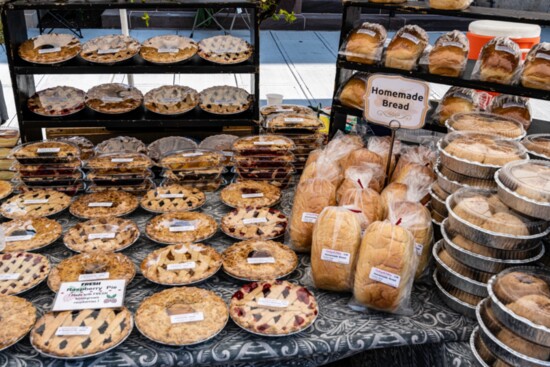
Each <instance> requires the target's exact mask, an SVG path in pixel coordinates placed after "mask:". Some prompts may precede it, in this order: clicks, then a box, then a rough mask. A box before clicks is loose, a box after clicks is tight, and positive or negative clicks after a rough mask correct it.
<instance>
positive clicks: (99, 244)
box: [63, 218, 139, 252]
mask: <svg viewBox="0 0 550 367" xmlns="http://www.w3.org/2000/svg"><path fill="white" fill-rule="evenodd" d="M138 238H139V228H138V226H137V225H136V224H135V223H134V222H132V221H131V220H129V219H123V218H98V219H91V220H89V221H87V222H81V223H77V224H76V225H75V226H74V227H72V228H71V229H69V230H68V231H67V233H65V236H64V237H63V242H64V243H65V246H67V247H68V248H69V249H71V250H73V251H75V252H93V251H102V252H113V251H121V250H124V249H125V248H128V247H130V246H131V245H133V244H134V243H135V242H136V241H137V240H138Z"/></svg>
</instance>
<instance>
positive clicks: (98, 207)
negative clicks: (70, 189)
mask: <svg viewBox="0 0 550 367" xmlns="http://www.w3.org/2000/svg"><path fill="white" fill-rule="evenodd" d="M138 205H139V202H138V199H137V198H136V197H135V196H134V195H132V194H128V193H126V192H124V191H115V190H106V191H103V192H96V193H92V194H87V195H82V196H79V197H78V198H77V199H76V200H75V201H74V202H73V203H72V204H71V207H70V208H69V210H70V212H71V214H72V215H74V216H75V217H78V218H84V219H92V218H106V217H120V216H123V215H126V214H130V213H131V212H133V211H134V210H136V208H137V207H138Z"/></svg>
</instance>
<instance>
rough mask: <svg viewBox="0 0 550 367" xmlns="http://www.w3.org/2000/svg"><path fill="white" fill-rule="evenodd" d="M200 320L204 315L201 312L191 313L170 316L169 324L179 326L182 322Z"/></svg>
mask: <svg viewBox="0 0 550 367" xmlns="http://www.w3.org/2000/svg"><path fill="white" fill-rule="evenodd" d="M202 320H204V313H202V312H191V313H183V314H180V315H172V316H170V322H171V323H172V324H181V323H184V322H195V321H202Z"/></svg>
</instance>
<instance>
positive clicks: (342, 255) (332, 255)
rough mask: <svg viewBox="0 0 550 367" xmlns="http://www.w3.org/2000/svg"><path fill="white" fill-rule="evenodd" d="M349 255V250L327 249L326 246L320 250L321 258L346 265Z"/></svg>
mask: <svg viewBox="0 0 550 367" xmlns="http://www.w3.org/2000/svg"><path fill="white" fill-rule="evenodd" d="M350 256H351V255H350V253H349V252H343V251H336V250H329V249H326V248H324V249H323V251H321V260H325V261H330V262H332V263H337V264H345V265H348V264H349V259H350Z"/></svg>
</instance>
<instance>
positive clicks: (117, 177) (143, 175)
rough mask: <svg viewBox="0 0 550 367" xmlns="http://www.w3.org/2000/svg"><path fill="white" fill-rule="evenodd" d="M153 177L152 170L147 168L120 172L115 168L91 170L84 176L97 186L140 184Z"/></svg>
mask: <svg viewBox="0 0 550 367" xmlns="http://www.w3.org/2000/svg"><path fill="white" fill-rule="evenodd" d="M153 177H154V175H153V172H152V171H151V170H149V169H146V170H144V171H141V172H140V171H139V170H138V171H136V172H132V170H130V171H129V172H120V173H119V172H117V170H105V171H103V170H101V171H92V172H90V173H88V174H87V175H86V178H87V179H88V180H90V181H92V182H93V183H94V184H95V185H97V186H118V185H142V184H143V181H144V180H146V179H152V178H153Z"/></svg>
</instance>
